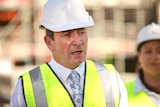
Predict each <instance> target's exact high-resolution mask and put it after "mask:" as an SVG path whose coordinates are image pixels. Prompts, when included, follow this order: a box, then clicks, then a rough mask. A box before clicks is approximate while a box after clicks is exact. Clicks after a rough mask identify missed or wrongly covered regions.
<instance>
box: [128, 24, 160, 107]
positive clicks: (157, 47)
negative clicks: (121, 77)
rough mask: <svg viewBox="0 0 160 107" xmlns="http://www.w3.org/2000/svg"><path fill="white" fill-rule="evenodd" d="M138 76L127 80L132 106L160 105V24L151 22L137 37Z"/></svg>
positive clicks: (157, 106) (149, 106) (154, 106)
mask: <svg viewBox="0 0 160 107" xmlns="http://www.w3.org/2000/svg"><path fill="white" fill-rule="evenodd" d="M136 48H137V57H138V66H137V67H138V70H137V71H138V72H137V73H138V77H137V79H136V80H133V81H130V82H126V83H125V85H126V88H127V91H128V100H129V105H130V107H160V25H159V24H156V23H152V24H149V25H147V26H145V27H144V28H142V29H141V30H140V32H139V34H138V37H137V47H136Z"/></svg>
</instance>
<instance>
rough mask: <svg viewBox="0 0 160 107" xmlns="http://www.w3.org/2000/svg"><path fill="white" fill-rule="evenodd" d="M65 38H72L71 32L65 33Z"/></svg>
mask: <svg viewBox="0 0 160 107" xmlns="http://www.w3.org/2000/svg"><path fill="white" fill-rule="evenodd" d="M63 36H68V37H69V36H71V32H65V33H64V34H63Z"/></svg>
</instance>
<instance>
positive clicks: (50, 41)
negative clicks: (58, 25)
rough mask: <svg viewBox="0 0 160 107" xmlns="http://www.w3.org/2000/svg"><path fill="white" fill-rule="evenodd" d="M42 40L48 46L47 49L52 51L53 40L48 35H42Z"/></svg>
mask: <svg viewBox="0 0 160 107" xmlns="http://www.w3.org/2000/svg"><path fill="white" fill-rule="evenodd" d="M44 41H45V43H46V45H47V47H48V48H49V50H50V51H52V52H53V51H54V45H53V42H54V41H53V40H52V39H51V38H50V37H48V36H44Z"/></svg>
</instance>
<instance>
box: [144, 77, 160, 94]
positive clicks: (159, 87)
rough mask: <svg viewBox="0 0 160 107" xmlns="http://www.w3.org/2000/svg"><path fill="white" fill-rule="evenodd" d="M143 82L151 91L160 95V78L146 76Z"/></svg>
mask: <svg viewBox="0 0 160 107" xmlns="http://www.w3.org/2000/svg"><path fill="white" fill-rule="evenodd" d="M142 81H143V83H144V84H145V86H146V87H147V88H148V89H149V90H151V91H154V92H156V93H158V94H160V77H151V76H146V75H144V78H143V80H142Z"/></svg>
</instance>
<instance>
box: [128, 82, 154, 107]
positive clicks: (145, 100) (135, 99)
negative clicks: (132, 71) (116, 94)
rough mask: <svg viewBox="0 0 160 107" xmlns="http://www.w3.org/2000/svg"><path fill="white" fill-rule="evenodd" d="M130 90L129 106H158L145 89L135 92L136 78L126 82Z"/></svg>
mask: <svg viewBox="0 0 160 107" xmlns="http://www.w3.org/2000/svg"><path fill="white" fill-rule="evenodd" d="M125 86H126V88H127V92H128V100H129V107H156V106H155V104H154V103H153V102H152V101H151V99H150V98H149V97H148V95H147V94H146V93H145V91H140V92H138V93H137V94H135V90H134V89H135V80H134V81H130V82H127V83H125Z"/></svg>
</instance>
